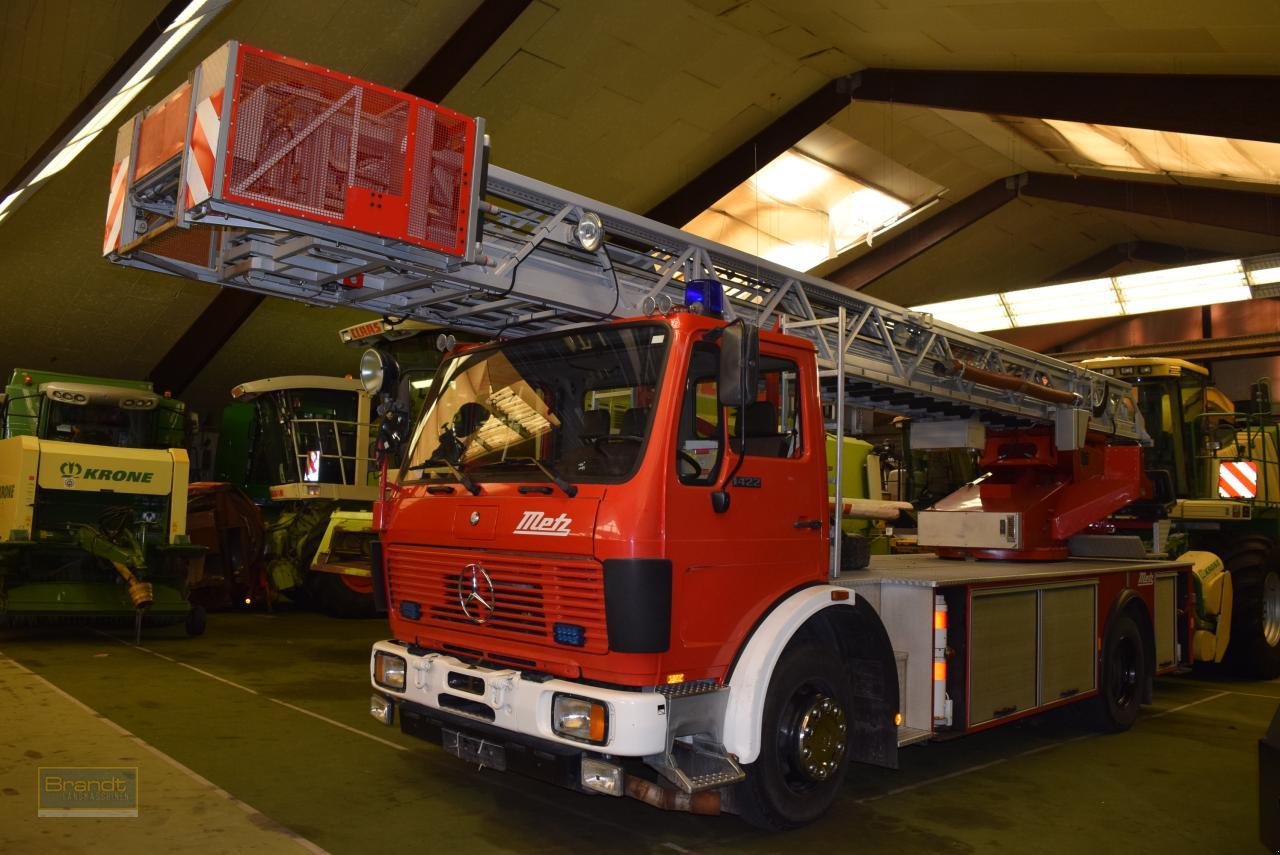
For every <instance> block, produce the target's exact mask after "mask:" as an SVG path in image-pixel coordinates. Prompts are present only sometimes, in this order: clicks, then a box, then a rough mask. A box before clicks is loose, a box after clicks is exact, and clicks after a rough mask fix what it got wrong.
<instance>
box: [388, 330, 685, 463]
mask: <svg viewBox="0 0 1280 855" xmlns="http://www.w3.org/2000/svg"><path fill="white" fill-rule="evenodd" d="M669 339H670V334H669V331H668V329H667V327H666V326H665V325H661V324H641V325H635V326H618V327H605V328H596V329H591V330H575V331H571V332H566V333H563V334H561V335H556V336H540V337H537V338H532V339H527V340H522V341H513V342H509V343H505V344H502V345H500V346H497V347H486V348H483V349H479V350H475V351H472V352H469V353H463V354H460V355H459V356H457V357H455V358H453V359H451V360H450V361H449V362H448V363H446V364H445V365H444V366H443V367H442V368H441V370H440V372H439V373H438V374H437V375H436V382H435V383H434V384H433V387H432V397H431V398H430V399H429V400H428V401H427V404H426V409H425V411H424V413H423V416H422V420H421V421H420V422H419V424H418V429H417V433H416V435H415V436H414V442H413V449H412V451H411V453H410V455H409V460H408V463H407V466H406V468H405V473H404V476H405V477H404V478H403V479H402V480H404V481H414V480H419V479H424V478H425V479H428V480H433V479H441V480H450V481H451V480H456V479H457V472H455V470H457V471H458V472H461V473H462V474H463V475H464V476H466V478H465V480H467V481H472V482H483V481H502V480H505V481H512V480H530V479H532V480H546V474H545V473H543V472H542V471H541V470H540V469H539V467H538V466H537V463H541V464H542V465H543V466H545V467H546V468H547V469H549V470H551V472H553V473H555V474H557V475H559V476H561V477H563V478H564V479H566V480H568V481H571V482H572V481H596V482H603V483H617V482H620V481H623V480H625V479H627V478H629V477H630V476H631V474H632V472H634V470H635V468H636V465H637V463H638V462H639V460H640V455H641V453H642V451H643V450H644V446H645V442H646V439H647V437H648V435H649V428H650V424H651V422H652V414H653V404H654V402H655V401H656V400H657V392H658V384H659V380H660V378H661V376H662V368H663V364H664V361H665V358H666V353H667V348H668V343H669ZM534 461H537V463H535V462H534Z"/></svg>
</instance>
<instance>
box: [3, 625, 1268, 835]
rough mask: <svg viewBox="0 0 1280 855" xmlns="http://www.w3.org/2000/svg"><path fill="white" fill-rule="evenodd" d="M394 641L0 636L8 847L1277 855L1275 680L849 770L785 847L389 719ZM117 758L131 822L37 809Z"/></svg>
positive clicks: (225, 628) (1184, 690)
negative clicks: (1109, 723) (387, 649)
mask: <svg viewBox="0 0 1280 855" xmlns="http://www.w3.org/2000/svg"><path fill="white" fill-rule="evenodd" d="M384 634H385V628H384V625H383V623H382V622H381V621H354V622H353V621H334V620H330V619H327V618H323V617H319V616H315V615H308V614H297V613H294V614H289V613H283V614H276V615H266V614H236V615H230V614H229V615H214V616H212V617H211V618H210V621H209V630H208V633H207V634H206V635H205V636H204V637H203V638H200V639H188V638H186V637H185V636H183V635H182V632H181V629H179V628H175V629H165V630H156V631H153V632H151V633H150V634H149V635H147V636H145V637H144V639H143V644H142V647H141V648H135V647H133V646H132V645H131V644H129V643H127V641H128V635H127V634H126V633H125V632H124V631H120V632H118V633H115V632H112V633H102V632H94V631H91V630H69V629H59V630H57V631H54V630H52V629H49V630H43V629H42V630H38V631H33V630H23V631H17V630H9V631H5V632H3V633H0V851H6V852H18V851H33V850H35V849H37V848H38V849H39V850H40V851H42V852H80V851H87V850H89V849H90V848H92V849H94V850H97V851H102V848H103V846H104V845H105V847H106V849H107V851H137V850H139V849H140V848H141V847H140V846H139V845H138V841H140V840H141V839H143V838H145V839H146V841H147V846H146V848H148V849H156V850H164V849H169V848H176V849H178V850H183V851H228V852H244V851H248V850H250V849H253V850H254V851H257V850H259V849H261V850H263V851H285V850H289V849H292V850H293V851H302V850H303V849H309V850H310V851H313V852H314V851H317V849H323V850H327V851H329V852H333V853H357V852H369V851H372V850H373V849H374V848H375V847H394V848H397V849H398V848H402V847H406V846H407V847H408V848H412V849H415V850H421V849H425V850H426V851H432V850H441V849H447V850H450V851H452V852H456V853H464V852H475V851H512V852H516V851H519V852H527V851H535V852H583V851H589V848H598V849H600V850H602V851H609V852H613V851H642V852H671V851H674V852H685V851H697V852H714V851H722V852H729V851H732V852H744V851H745V852H775V851H784V850H785V851H804V850H806V849H807V850H810V851H829V852H835V851H853V850H857V851H861V852H881V851H883V852H893V853H909V852H960V853H963V852H974V851H981V852H1019V853H1023V852H1027V851H1036V852H1041V853H1056V852H1062V853H1078V852H1081V851H1085V850H1092V851H1093V852H1096V853H1107V852H1113V851H1114V852H1120V851H1124V852H1155V851H1158V852H1161V853H1176V852H1188V853H1192V852H1194V853H1218V852H1224V853H1225V852H1231V853H1239V852H1260V851H1263V850H1262V846H1261V845H1260V844H1259V842H1258V828H1257V768H1256V767H1257V760H1256V756H1257V740H1258V738H1259V736H1260V735H1261V734H1262V733H1263V732H1264V731H1265V730H1266V727H1267V725H1268V723H1269V722H1270V720H1271V716H1272V714H1273V713H1274V712H1275V710H1276V707H1277V704H1280V681H1272V682H1267V683H1244V682H1222V681H1213V680H1206V679H1197V678H1192V677H1177V678H1169V679H1162V680H1160V681H1159V684H1158V686H1157V699H1156V703H1155V704H1154V705H1153V706H1152V707H1149V708H1147V709H1146V710H1145V711H1144V715H1143V717H1142V718H1141V719H1140V720H1139V722H1138V724H1137V726H1135V728H1134V729H1133V730H1132V731H1130V732H1129V733H1126V734H1121V735H1117V736H1100V735H1096V734H1093V733H1091V732H1090V731H1088V730H1087V729H1085V728H1084V726H1083V725H1082V724H1080V723H1079V721H1078V718H1079V717H1078V716H1076V715H1073V714H1070V711H1061V712H1058V713H1055V714H1051V715H1048V716H1041V717H1038V718H1035V719H1032V720H1030V721H1025V722H1021V723H1018V724H1015V725H1012V726H1010V727H1006V728H1002V729H998V730H995V731H991V732H988V733H985V734H980V735H977V736H973V737H969V738H967V739H961V740H956V741H953V742H948V743H944V744H932V745H923V746H916V747H912V748H909V749H905V750H904V751H903V753H902V758H901V760H902V769H901V770H899V771H896V772H891V771H885V770H878V769H869V768H865V767H854V769H853V770H852V772H851V775H850V779H849V782H848V783H847V784H846V786H845V788H844V792H843V794H842V796H841V798H840V799H839V801H838V802H837V803H836V805H835V806H834V807H833V809H832V810H831V812H830V813H829V814H828V815H827V816H826V817H825V818H824V819H823V820H822V821H820V822H818V823H816V824H814V825H813V826H810V827H808V828H805V829H802V830H800V831H797V832H792V833H791V834H788V835H784V836H770V835H767V834H762V833H760V832H757V831H755V830H753V829H751V828H749V827H748V826H746V825H744V824H743V823H741V822H740V821H738V820H737V819H736V818H734V817H731V816H724V817H716V818H706V817H692V816H687V815H680V814H666V813H662V812H660V811H656V810H654V809H652V808H649V807H647V806H645V805H641V804H638V803H635V802H631V801H629V800H625V799H609V798H605V797H589V796H582V795H577V794H574V793H570V792H566V791H562V790H559V789H556V788H554V787H550V786H546V785H543V784H539V783H537V782H534V781H529V780H527V779H523V778H519V777H516V776H512V775H503V774H500V773H494V772H491V771H477V770H475V769H473V768H471V767H469V766H465V765H463V764H462V763H460V762H459V761H457V760H455V759H454V758H452V757H450V756H448V755H446V754H444V753H443V752H442V751H440V750H439V749H437V748H435V747H434V746H431V745H427V744H425V743H421V742H418V741H416V740H412V739H409V738H408V737H405V736H402V735H401V734H400V733H399V732H398V731H395V730H391V729H389V728H384V727H382V726H380V725H378V724H377V723H376V722H374V721H373V720H372V719H371V718H370V717H369V716H368V714H367V712H365V701H366V699H367V697H368V694H369V690H368V682H367V676H366V674H367V650H368V647H369V643H370V642H372V641H373V640H375V639H377V638H381V637H383V636H384ZM86 708H87V709H86ZM95 714H96V716H97V718H95ZM103 719H105V721H104V720H103ZM51 757H54V758H56V760H52V761H51V759H50V758H51ZM118 757H125V758H129V759H131V760H134V761H136V762H132V763H130V764H129V765H140V766H142V767H143V771H142V772H141V773H140V786H141V790H142V792H141V802H142V805H143V807H142V809H141V811H140V815H139V818H138V819H119V818H112V819H86V818H78V819H37V818H36V809H35V795H34V789H35V780H36V767H37V766H39V765H53V763H54V762H56V763H63V764H67V765H72V764H78V765H98V764H99V762H100V761H101V762H111V763H114V762H118V761H116V760H114V759H112V758H118Z"/></svg>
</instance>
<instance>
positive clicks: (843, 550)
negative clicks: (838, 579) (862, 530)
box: [840, 533, 871, 573]
mask: <svg viewBox="0 0 1280 855" xmlns="http://www.w3.org/2000/svg"><path fill="white" fill-rule="evenodd" d="M840 538H841V540H840V571H841V572H842V573H849V572H852V571H854V570H865V569H867V565H868V564H870V563H871V541H869V540H867V539H866V538H865V537H863V536H862V535H860V534H844V533H841V535H840Z"/></svg>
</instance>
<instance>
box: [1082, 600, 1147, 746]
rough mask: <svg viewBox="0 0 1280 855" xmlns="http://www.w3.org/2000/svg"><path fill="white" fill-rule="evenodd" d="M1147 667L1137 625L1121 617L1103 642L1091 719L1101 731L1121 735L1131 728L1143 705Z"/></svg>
mask: <svg viewBox="0 0 1280 855" xmlns="http://www.w3.org/2000/svg"><path fill="white" fill-rule="evenodd" d="M1146 667H1147V665H1146V652H1145V648H1144V647H1143V644H1142V633H1141V632H1140V631H1139V629H1138V624H1137V623H1136V622H1135V621H1134V619H1133V618H1132V617H1131V616H1129V615H1127V614H1122V615H1120V616H1118V617H1117V618H1116V621H1115V623H1114V624H1112V626H1111V629H1110V630H1109V631H1108V632H1107V637H1106V639H1105V640H1104V641H1103V643H1102V669H1101V673H1102V685H1101V686H1100V687H1099V689H1100V693H1099V695H1098V698H1097V700H1096V701H1095V702H1094V718H1095V721H1096V722H1097V725H1098V728H1099V729H1100V730H1105V731H1110V732H1112V733H1120V732H1121V731H1125V730H1128V729H1129V728H1131V727H1133V723H1134V722H1135V721H1137V720H1138V711H1139V709H1140V707H1141V706H1142V682H1143V680H1144V679H1146V673H1147V672H1146Z"/></svg>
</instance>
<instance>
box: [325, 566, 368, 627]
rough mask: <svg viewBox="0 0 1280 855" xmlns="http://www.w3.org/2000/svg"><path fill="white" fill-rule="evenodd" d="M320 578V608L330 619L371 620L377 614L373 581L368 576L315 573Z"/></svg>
mask: <svg viewBox="0 0 1280 855" xmlns="http://www.w3.org/2000/svg"><path fill="white" fill-rule="evenodd" d="M312 575H314V576H317V577H319V578H318V579H317V580H316V585H317V587H318V588H319V590H320V606H321V608H322V609H323V610H324V613H325V614H327V615H328V616H329V617H336V618H371V617H376V616H377V612H376V611H375V610H374V608H373V580H372V579H370V578H369V577H367V576H347V575H345V574H342V573H313V574H312Z"/></svg>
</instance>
